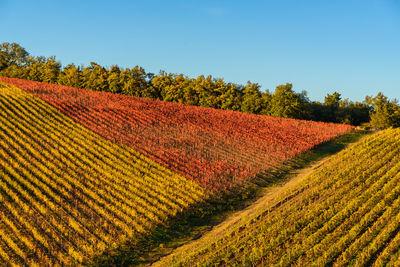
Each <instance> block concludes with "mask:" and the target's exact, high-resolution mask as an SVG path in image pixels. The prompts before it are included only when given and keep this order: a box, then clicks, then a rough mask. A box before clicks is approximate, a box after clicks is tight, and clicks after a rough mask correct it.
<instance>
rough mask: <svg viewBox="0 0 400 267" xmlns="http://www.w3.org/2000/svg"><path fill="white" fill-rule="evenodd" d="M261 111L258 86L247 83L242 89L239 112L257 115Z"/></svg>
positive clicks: (261, 99)
mask: <svg viewBox="0 0 400 267" xmlns="http://www.w3.org/2000/svg"><path fill="white" fill-rule="evenodd" d="M262 109H263V98H262V97H261V93H260V85H259V84H257V83H251V82H250V81H248V82H247V85H246V86H245V87H244V89H243V101H242V106H241V111H242V112H246V113H255V114H258V113H260V112H261V110H262Z"/></svg>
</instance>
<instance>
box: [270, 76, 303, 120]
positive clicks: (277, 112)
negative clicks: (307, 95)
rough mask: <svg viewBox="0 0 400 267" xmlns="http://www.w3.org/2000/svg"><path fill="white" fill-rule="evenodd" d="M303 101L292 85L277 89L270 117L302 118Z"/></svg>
mask: <svg viewBox="0 0 400 267" xmlns="http://www.w3.org/2000/svg"><path fill="white" fill-rule="evenodd" d="M302 108H303V100H302V98H301V97H300V96H299V95H297V94H296V93H295V92H294V91H293V90H292V84H291V83H287V84H285V85H279V86H277V87H276V89H275V92H274V94H273V95H272V100H271V111H270V115H271V116H275V117H284V118H295V119H300V118H302Z"/></svg>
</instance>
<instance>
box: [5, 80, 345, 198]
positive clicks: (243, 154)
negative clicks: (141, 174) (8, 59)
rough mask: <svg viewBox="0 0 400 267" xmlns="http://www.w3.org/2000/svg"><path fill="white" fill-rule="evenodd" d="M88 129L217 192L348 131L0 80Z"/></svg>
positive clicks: (341, 127)
mask: <svg viewBox="0 0 400 267" xmlns="http://www.w3.org/2000/svg"><path fill="white" fill-rule="evenodd" d="M0 80H1V81H3V82H7V83H10V84H13V85H16V86H17V87H19V88H21V89H23V90H25V91H27V92H30V93H32V94H34V95H35V96H37V97H39V98H41V99H43V100H45V101H46V102H48V103H50V104H51V105H53V106H55V107H57V108H58V109H59V110H61V111H62V112H63V113H65V114H66V115H68V116H70V117H72V118H73V119H75V120H76V121H78V122H80V123H81V124H83V125H84V126H86V127H87V128H89V129H91V130H93V131H94V132H96V133H98V134H99V135H101V136H103V137H105V138H108V139H110V140H112V141H117V142H121V143H124V144H126V145H129V146H131V147H133V148H134V149H135V150H137V151H139V152H141V153H144V154H145V155H147V156H148V157H150V158H151V159H153V160H155V161H156V162H158V163H160V164H162V165H164V166H165V167H168V168H170V169H171V170H173V171H175V172H177V173H179V174H182V175H184V176H185V177H187V178H190V179H193V180H194V181H196V182H198V183H200V184H201V185H204V186H206V187H207V188H210V189H212V190H215V191H221V190H222V191H224V190H229V189H231V188H233V187H234V186H235V185H238V184H241V183H242V182H245V181H249V180H251V179H252V178H253V177H255V176H256V175H257V174H259V173H261V172H265V171H266V170H269V169H271V168H273V167H274V166H277V165H278V164H280V163H282V162H284V161H286V160H289V159H291V158H293V157H294V156H295V155H297V154H299V153H302V152H304V151H307V150H309V149H311V148H313V147H315V146H316V145H318V144H321V143H323V142H326V141H328V140H330V139H331V138H333V137H336V136H338V135H340V134H343V133H344V132H346V131H349V130H352V128H353V127H352V126H348V125H342V124H333V123H322V122H313V121H302V120H295V119H283V118H276V117H268V116H262V115H254V114H244V113H240V112H235V111H223V110H216V109H212V108H204V107H196V106H189V105H183V104H177V103H170V102H163V101H159V100H150V99H145V98H137V97H131V96H125V95H118V94H112V93H107V92H98V91H90V90H82V89H77V88H72V87H67V86H62V85H53V84H47V83H40V82H33V81H26V80H21V79H15V78H4V77H2V78H0Z"/></svg>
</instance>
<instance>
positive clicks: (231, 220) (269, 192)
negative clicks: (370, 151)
mask: <svg viewBox="0 0 400 267" xmlns="http://www.w3.org/2000/svg"><path fill="white" fill-rule="evenodd" d="M329 159H330V157H325V158H323V159H321V160H319V161H316V162H315V163H313V164H312V165H311V166H309V167H306V168H303V169H297V170H294V171H292V172H291V173H290V174H289V175H288V177H287V179H286V182H283V183H281V184H278V185H275V186H272V187H268V188H265V189H264V190H263V191H262V192H261V196H260V197H259V199H257V201H255V202H254V203H253V204H251V205H250V206H248V207H247V208H245V209H243V210H240V211H237V212H234V213H232V214H231V215H229V216H228V217H227V219H226V220H224V221H223V222H222V223H220V224H218V225H216V226H214V227H213V229H212V230H211V231H209V232H207V233H206V234H204V235H203V236H202V237H201V238H199V239H197V240H195V241H192V242H189V243H188V244H185V245H183V246H181V247H179V248H177V249H175V250H174V252H173V253H172V254H175V253H178V254H179V253H180V252H183V251H185V250H187V249H190V248H191V247H193V248H195V247H196V246H197V244H200V243H203V244H207V243H209V242H207V240H210V241H211V240H215V238H216V237H217V236H220V235H224V233H226V232H229V230H230V229H232V228H235V226H237V225H239V224H240V223H241V222H242V221H243V220H247V219H248V218H251V217H252V216H257V215H258V214H259V213H260V210H262V209H263V208H265V205H266V203H268V202H270V201H272V200H273V199H274V198H275V197H276V196H278V195H279V194H280V193H282V192H283V191H285V190H286V189H288V188H289V187H291V186H294V185H296V184H297V183H299V182H301V181H302V180H303V179H304V178H306V177H307V176H308V175H309V174H311V173H312V172H314V171H315V170H316V169H318V168H320V167H321V166H322V165H323V164H325V163H326V162H327V161H329ZM172 254H170V255H168V256H166V257H164V258H161V259H160V261H158V262H155V263H154V264H153V266H162V262H163V261H164V260H165V259H167V258H168V257H170V256H171V255H172ZM160 263H161V265H160Z"/></svg>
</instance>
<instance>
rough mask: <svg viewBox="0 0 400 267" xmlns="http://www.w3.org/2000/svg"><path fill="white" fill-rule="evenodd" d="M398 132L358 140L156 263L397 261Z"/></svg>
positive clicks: (399, 199)
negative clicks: (245, 212)
mask: <svg viewBox="0 0 400 267" xmlns="http://www.w3.org/2000/svg"><path fill="white" fill-rule="evenodd" d="M399 262H400V129H395V130H393V129H389V130H385V131H382V132H378V133H376V134H374V135H371V136H369V137H367V138H364V139H362V140H361V141H359V142H358V143H356V144H355V145H352V146H350V147H349V148H347V149H345V150H344V151H342V152H340V153H338V154H337V155H335V156H333V157H331V158H330V159H329V160H328V161H327V162H326V163H325V164H324V165H323V166H322V167H320V168H318V169H317V170H316V171H315V172H313V173H312V174H311V175H309V176H308V177H306V178H305V179H303V180H302V181H301V182H299V183H298V184H297V185H294V186H292V187H290V188H289V189H288V190H287V191H285V192H283V193H281V194H279V195H278V196H276V197H274V198H273V199H269V201H268V202H266V203H264V205H263V207H262V208H261V209H259V210H256V212H254V213H253V214H251V215H249V216H248V217H247V218H241V220H240V221H239V222H237V223H235V224H231V225H228V226H225V227H224V228H223V229H220V230H219V233H218V234H215V233H212V232H211V233H210V234H209V235H206V236H204V237H203V238H202V239H200V240H199V241H197V242H195V243H193V244H192V245H190V246H187V247H184V248H181V249H178V250H177V251H176V252H175V253H173V254H172V255H170V256H168V257H166V258H164V259H162V260H161V261H159V262H157V263H156V264H155V266H214V265H218V266H219V265H223V266H243V265H246V266H249V265H252V266H254V265H259V266H273V265H279V266H289V265H298V266H324V265H332V264H333V265H338V266H343V265H348V264H351V265H357V266H365V265H376V266H382V265H384V264H389V266H398V264H399Z"/></svg>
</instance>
